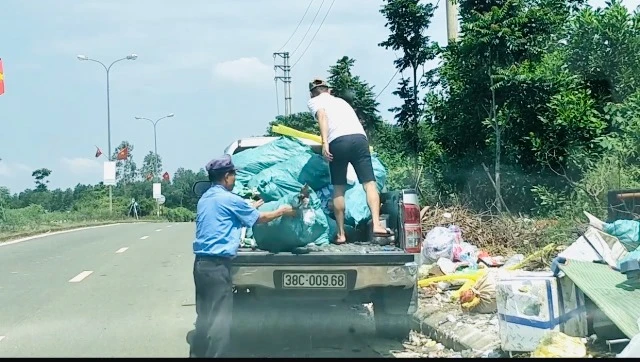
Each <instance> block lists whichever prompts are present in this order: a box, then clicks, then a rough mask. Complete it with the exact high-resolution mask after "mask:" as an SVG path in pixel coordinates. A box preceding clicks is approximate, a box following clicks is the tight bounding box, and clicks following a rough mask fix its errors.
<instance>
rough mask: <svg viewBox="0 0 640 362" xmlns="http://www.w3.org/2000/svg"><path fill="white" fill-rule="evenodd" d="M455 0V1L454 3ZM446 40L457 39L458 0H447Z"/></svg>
mask: <svg viewBox="0 0 640 362" xmlns="http://www.w3.org/2000/svg"><path fill="white" fill-rule="evenodd" d="M454 2H455V3H454ZM446 10H447V40H448V41H449V42H451V41H452V40H453V41H456V40H458V0H447V7H446Z"/></svg>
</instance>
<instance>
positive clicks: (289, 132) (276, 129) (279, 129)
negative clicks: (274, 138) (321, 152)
mask: <svg viewBox="0 0 640 362" xmlns="http://www.w3.org/2000/svg"><path fill="white" fill-rule="evenodd" d="M271 132H273V133H277V134H281V135H283V136H289V137H297V138H303V139H307V140H310V141H313V142H317V143H318V144H322V137H320V136H318V135H315V134H312V133H306V132H302V131H298V130H297V129H294V128H291V127H287V126H283V125H281V124H275V125H273V126H271ZM369 150H370V151H371V152H373V147H371V146H369Z"/></svg>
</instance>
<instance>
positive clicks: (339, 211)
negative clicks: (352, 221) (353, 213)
mask: <svg viewBox="0 0 640 362" xmlns="http://www.w3.org/2000/svg"><path fill="white" fill-rule="evenodd" d="M346 188H347V186H346V185H333V214H334V215H335V216H336V223H337V224H338V237H337V238H336V244H342V243H344V242H346V241H347V236H346V235H345V232H344V210H345V205H344V193H345V191H346Z"/></svg>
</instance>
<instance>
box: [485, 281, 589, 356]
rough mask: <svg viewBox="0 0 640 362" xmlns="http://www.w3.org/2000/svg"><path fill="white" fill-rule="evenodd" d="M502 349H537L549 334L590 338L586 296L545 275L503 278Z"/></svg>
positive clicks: (499, 291) (500, 298) (499, 301)
mask: <svg viewBox="0 0 640 362" xmlns="http://www.w3.org/2000/svg"><path fill="white" fill-rule="evenodd" d="M496 299H497V306H498V323H499V328H500V344H501V346H502V350H504V351H511V352H530V351H533V350H535V348H536V347H537V346H538V344H539V342H540V340H541V338H542V337H543V335H544V334H545V333H546V332H547V331H560V332H563V333H565V334H567V335H569V336H573V337H585V336H586V335H587V312H586V307H585V304H584V294H583V293H582V292H581V291H580V290H579V289H578V288H577V287H576V286H575V284H574V283H573V282H572V281H571V280H570V279H569V278H566V277H563V278H555V277H554V276H553V275H552V274H551V273H546V272H529V273H527V272H520V273H517V274H514V275H510V276H504V277H502V278H501V279H499V280H498V283H497V286H496Z"/></svg>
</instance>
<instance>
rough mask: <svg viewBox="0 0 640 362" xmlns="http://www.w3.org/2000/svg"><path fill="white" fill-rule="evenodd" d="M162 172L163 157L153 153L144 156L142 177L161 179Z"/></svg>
mask: <svg viewBox="0 0 640 362" xmlns="http://www.w3.org/2000/svg"><path fill="white" fill-rule="evenodd" d="M156 160H157V161H156ZM161 172H162V157H160V155H156V154H154V153H153V151H149V153H147V154H146V155H145V156H144V160H143V161H142V168H140V175H141V176H142V177H143V178H144V179H147V178H149V175H152V176H154V177H161Z"/></svg>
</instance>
